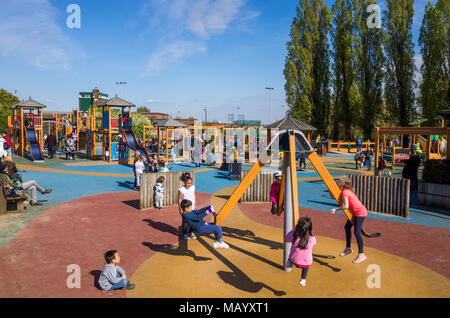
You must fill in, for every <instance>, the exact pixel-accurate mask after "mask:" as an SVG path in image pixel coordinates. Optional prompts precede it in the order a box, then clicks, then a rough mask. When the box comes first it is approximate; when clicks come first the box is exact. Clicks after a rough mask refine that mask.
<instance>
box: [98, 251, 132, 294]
mask: <svg viewBox="0 0 450 318" xmlns="http://www.w3.org/2000/svg"><path fill="white" fill-rule="evenodd" d="M105 261H106V264H105V266H103V271H102V273H101V274H100V277H99V279H98V284H99V285H100V287H101V288H102V290H103V291H113V290H116V289H124V288H125V289H127V290H130V289H134V287H135V285H134V284H131V283H130V281H129V280H128V278H127V273H126V272H125V271H124V270H123V268H121V267H120V266H119V265H118V264H119V262H120V255H119V253H118V252H117V251H116V250H111V251H108V252H106V253H105Z"/></svg>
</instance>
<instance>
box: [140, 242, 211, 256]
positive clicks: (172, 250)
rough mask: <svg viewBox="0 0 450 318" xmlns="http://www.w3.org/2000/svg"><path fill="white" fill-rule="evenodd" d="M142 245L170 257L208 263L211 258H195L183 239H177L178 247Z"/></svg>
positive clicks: (170, 245)
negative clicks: (184, 257) (182, 257)
mask: <svg viewBox="0 0 450 318" xmlns="http://www.w3.org/2000/svg"><path fill="white" fill-rule="evenodd" d="M142 245H144V246H146V247H148V248H149V249H151V250H152V251H155V252H161V253H164V254H167V255H172V256H189V257H192V258H193V259H194V261H210V260H212V258H210V257H204V256H197V255H195V253H194V252H193V251H191V250H189V249H188V242H187V240H185V239H183V238H179V240H178V247H175V246H173V245H172V244H153V243H150V242H143V243H142Z"/></svg>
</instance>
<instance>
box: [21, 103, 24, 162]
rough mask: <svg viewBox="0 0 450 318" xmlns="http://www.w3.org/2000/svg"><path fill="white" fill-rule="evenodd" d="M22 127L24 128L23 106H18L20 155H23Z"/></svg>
mask: <svg viewBox="0 0 450 318" xmlns="http://www.w3.org/2000/svg"><path fill="white" fill-rule="evenodd" d="M23 129H24V122H23V107H20V148H21V156H22V157H23V152H24V145H23V143H24V141H23Z"/></svg>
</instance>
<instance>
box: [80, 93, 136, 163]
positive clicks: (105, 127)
mask: <svg viewBox="0 0 450 318" xmlns="http://www.w3.org/2000/svg"><path fill="white" fill-rule="evenodd" d="M135 106H136V105H134V104H132V103H130V102H127V101H125V100H123V99H121V98H119V97H117V95H116V96H115V97H114V98H112V99H109V100H107V101H105V102H103V103H101V104H99V105H98V106H96V107H93V108H92V113H91V112H90V113H89V115H88V118H87V119H85V121H86V123H85V127H86V128H85V130H86V155H87V158H89V159H101V160H105V161H107V162H109V163H131V162H132V160H133V158H132V151H133V150H134V151H138V150H141V148H142V147H140V145H139V143H138V142H137V140H136V136H135V134H134V132H133V130H132V118H131V116H132V112H131V109H132V108H133V107H135ZM99 109H101V113H100V114H101V119H100V120H98V121H97V117H96V116H97V112H98V110H99ZM117 110H118V111H117ZM77 113H78V112H77ZM114 115H118V117H113V116H114ZM78 120H80V118H79V116H78V115H77V122H78ZM81 121H83V119H82V118H81ZM83 126H84V125H83ZM77 127H79V125H78V124H77ZM80 127H81V125H80Z"/></svg>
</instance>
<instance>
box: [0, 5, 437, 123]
mask: <svg viewBox="0 0 450 318" xmlns="http://www.w3.org/2000/svg"><path fill="white" fill-rule="evenodd" d="M326 2H327V4H328V5H329V6H330V8H331V6H332V5H333V3H334V0H327V1H326ZM435 2H436V0H434V1H433V3H435ZM72 3H74V4H77V5H79V6H80V8H81V28H79V29H70V28H68V27H67V25H66V20H67V17H68V16H69V15H70V13H67V12H66V8H67V7H68V6H69V4H72ZM297 3H298V1H294V0H133V1H125V0H120V1H119V0H114V1H111V0H110V1H103V0H69V1H66V0H58V1H56V0H51V1H49V0H14V1H7V0H0V88H4V89H7V90H8V91H11V92H14V91H15V90H17V91H18V93H17V95H18V96H19V98H21V99H26V98H28V97H29V96H32V97H33V99H36V100H37V101H40V102H42V103H44V104H46V105H47V109H48V110H60V111H67V110H71V109H72V108H73V107H77V106H78V92H80V91H91V90H92V89H93V88H94V87H98V88H99V89H100V91H102V92H104V93H107V94H109V96H111V97H113V96H114V94H119V95H121V89H120V88H119V86H118V85H116V82H118V81H126V82H128V84H127V85H126V86H124V87H123V93H122V96H123V98H125V99H127V100H129V101H131V102H133V103H135V104H136V105H138V106H147V107H148V108H150V110H151V111H155V112H164V113H169V114H170V115H172V116H174V117H175V116H177V115H181V116H185V117H187V116H190V115H194V116H195V117H197V118H199V119H203V118H204V112H203V110H202V109H203V108H204V107H205V106H206V107H207V108H208V119H209V120H221V121H226V120H227V114H228V113H233V114H235V116H236V115H237V113H238V109H237V108H238V107H239V108H240V110H239V113H243V114H244V115H245V119H255V120H262V122H263V123H267V121H268V120H269V95H268V92H269V91H268V90H266V89H265V87H273V88H274V90H272V91H271V92H270V105H271V121H274V120H276V119H280V118H282V117H283V115H284V112H285V111H286V106H284V107H283V106H282V105H285V101H284V99H285V98H284V78H283V67H284V58H285V54H286V45H285V43H286V42H287V41H288V40H289V27H290V24H291V21H292V18H293V17H294V15H295V14H296V12H295V9H296V6H297ZM426 3H427V1H425V0H416V1H415V23H414V27H413V34H414V40H415V42H416V43H417V38H418V32H419V29H420V23H421V20H422V17H423V12H424V7H425V5H426ZM379 4H380V7H381V9H382V10H383V9H384V1H379ZM416 54H417V55H418V54H419V52H418V48H417V47H416Z"/></svg>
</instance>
